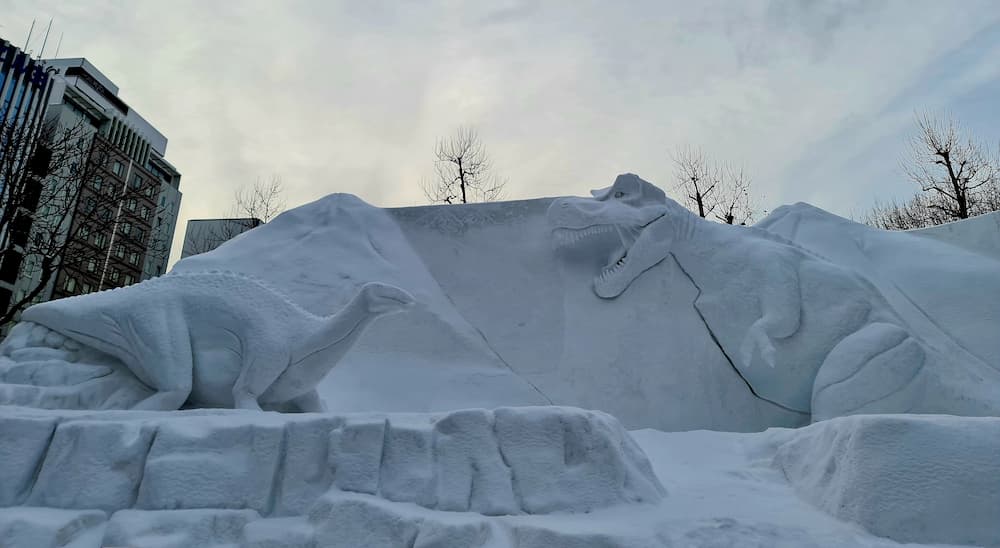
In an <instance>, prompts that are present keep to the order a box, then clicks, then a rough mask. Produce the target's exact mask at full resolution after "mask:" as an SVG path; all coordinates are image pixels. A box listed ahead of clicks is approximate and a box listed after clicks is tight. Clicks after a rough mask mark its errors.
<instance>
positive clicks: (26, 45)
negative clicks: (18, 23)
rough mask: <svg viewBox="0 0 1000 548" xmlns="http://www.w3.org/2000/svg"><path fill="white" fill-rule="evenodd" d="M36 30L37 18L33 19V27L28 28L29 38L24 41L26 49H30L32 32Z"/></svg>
mask: <svg viewBox="0 0 1000 548" xmlns="http://www.w3.org/2000/svg"><path fill="white" fill-rule="evenodd" d="M32 32H35V20H34V19H32V20H31V28H30V29H28V38H27V39H26V40H25V41H24V50H25V51H27V50H28V44H29V43H31V33H32Z"/></svg>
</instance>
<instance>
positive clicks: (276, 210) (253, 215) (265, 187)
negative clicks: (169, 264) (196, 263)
mask: <svg viewBox="0 0 1000 548" xmlns="http://www.w3.org/2000/svg"><path fill="white" fill-rule="evenodd" d="M284 193H285V188H284V185H283V184H282V182H281V176H279V175H272V176H271V177H270V178H269V179H267V180H264V179H261V178H260V177H258V178H257V180H256V181H254V183H253V184H251V185H243V186H241V187H240V188H238V189H236V192H234V193H233V203H232V206H231V208H230V210H229V217H228V218H226V219H219V220H218V221H217V222H214V223H212V224H211V225H210V226H208V227H206V228H205V229H204V230H200V231H198V232H197V233H193V234H186V235H185V241H184V249H185V251H186V254H187V255H197V254H199V253H205V252H208V251H211V250H213V249H215V248H217V247H219V246H220V245H222V244H223V243H225V242H227V241H229V240H231V239H233V238H235V237H236V236H239V235H240V234H242V233H244V232H246V231H248V230H252V229H254V228H256V227H258V226H260V225H262V224H265V223H267V222H269V221H270V220H271V219H273V218H275V217H277V216H278V215H279V214H280V213H281V212H283V211H284V210H285V198H284Z"/></svg>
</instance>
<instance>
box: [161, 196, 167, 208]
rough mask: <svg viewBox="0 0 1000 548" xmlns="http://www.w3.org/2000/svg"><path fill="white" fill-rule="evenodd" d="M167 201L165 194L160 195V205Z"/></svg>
mask: <svg viewBox="0 0 1000 548" xmlns="http://www.w3.org/2000/svg"><path fill="white" fill-rule="evenodd" d="M166 203H167V197H166V196H160V207H163V206H164V205H165V204H166Z"/></svg>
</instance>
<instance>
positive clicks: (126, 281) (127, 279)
mask: <svg viewBox="0 0 1000 548" xmlns="http://www.w3.org/2000/svg"><path fill="white" fill-rule="evenodd" d="M134 281H135V278H133V277H132V276H131V275H129V274H126V275H125V279H124V281H123V282H122V285H132V282H134Z"/></svg>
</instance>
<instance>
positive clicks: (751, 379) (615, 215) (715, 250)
mask: <svg viewBox="0 0 1000 548" xmlns="http://www.w3.org/2000/svg"><path fill="white" fill-rule="evenodd" d="M592 194H593V195H594V199H585V198H561V199H557V200H555V201H553V202H552V204H551V206H550V207H549V210H548V219H549V222H550V225H551V226H552V227H553V235H554V238H555V240H556V242H557V244H560V245H562V246H567V245H572V246H577V247H579V246H582V245H585V244H586V242H588V241H589V242H594V241H596V239H594V238H593V236H595V235H597V234H602V233H607V232H613V233H615V234H616V235H617V237H618V240H619V241H620V243H621V247H620V248H618V249H617V250H616V251H614V252H613V253H612V255H611V257H610V259H609V262H608V264H607V266H605V267H604V268H603V269H602V270H601V271H600V272H599V273H598V275H597V276H596V277H595V279H594V292H595V293H596V294H597V295H598V296H599V297H602V298H605V299H613V298H615V297H617V296H619V295H621V294H622V293H623V292H625V291H626V290H627V289H628V287H629V286H630V284H632V282H633V281H634V280H635V279H636V278H638V277H639V276H640V275H642V274H643V272H645V271H647V270H648V269H650V268H652V267H654V266H655V265H657V264H659V263H660V262H661V261H663V260H665V259H668V258H670V259H671V260H672V261H674V262H676V265H677V266H678V267H679V271H680V272H681V273H683V275H686V276H687V277H688V278H690V279H691V281H692V283H693V284H694V285H695V287H697V288H698V292H699V293H698V297H697V298H696V299H695V302H694V306H695V309H696V311H697V312H698V314H699V315H700V316H701V318H702V320H703V321H704V322H705V325H706V327H707V328H708V330H709V331H710V333H711V334H712V337H713V339H714V340H715V341H716V343H717V344H718V346H719V348H720V349H721V350H722V352H723V353H724V354H725V355H726V357H727V358H728V359H729V361H730V363H731V364H732V365H733V367H734V369H735V370H736V371H737V373H739V374H740V376H741V377H743V379H744V380H745V381H746V382H747V385H748V386H749V388H750V389H751V391H753V392H754V394H756V395H758V396H759V397H762V398H765V399H767V400H769V401H771V402H773V403H776V404H778V405H781V406H783V407H786V408H789V409H792V410H796V411H800V412H805V413H811V414H812V418H813V420H822V419H825V418H830V417H834V416H840V415H847V414H856V413H875V412H940V413H954V414H961V415H997V414H1000V397H997V398H993V399H989V398H985V399H982V398H979V399H977V398H968V397H965V396H963V394H962V392H961V391H959V390H952V389H951V388H948V387H947V386H946V383H941V382H939V381H940V380H941V371H942V370H943V369H942V368H941V367H940V365H942V364H943V365H945V366H952V365H955V362H954V361H950V359H949V357H945V356H944V355H943V353H941V352H932V351H931V350H930V349H929V348H928V347H927V345H926V344H925V343H924V342H922V341H920V340H918V339H917V338H916V337H915V336H913V335H912V333H911V331H910V330H909V329H908V327H907V326H906V323H905V322H904V320H903V319H902V318H901V317H900V316H899V315H898V314H897V313H896V312H895V311H894V310H893V309H892V307H891V306H890V305H889V303H888V302H887V301H886V300H885V298H883V296H882V295H881V293H880V292H879V291H878V290H877V289H876V288H875V286H874V285H873V284H872V283H871V282H870V281H869V280H868V279H867V278H864V277H863V276H861V275H860V274H858V273H857V272H855V271H853V270H851V269H848V268H845V267H842V266H839V265H836V264H833V263H831V262H829V261H827V260H825V259H823V258H822V257H819V256H817V255H815V254H814V253H811V252H809V251H807V250H805V249H803V248H801V247H799V246H797V245H795V244H792V243H791V242H788V241H786V240H784V239H782V238H780V237H778V236H776V235H773V234H771V233H769V232H767V231H764V230H760V229H756V228H752V227H734V226H730V225H723V224H718V223H713V222H710V221H706V220H704V219H702V218H700V217H698V216H696V215H694V214H693V213H691V212H689V211H688V210H687V209H685V208H684V207H682V206H681V205H679V204H677V203H676V202H674V201H673V200H670V199H669V198H667V197H666V195H665V194H664V193H663V191H662V190H660V189H658V188H656V187H655V186H653V185H651V184H650V183H648V182H646V181H644V180H642V179H640V178H639V177H637V176H635V175H631V174H627V175H621V176H619V177H618V178H617V179H616V180H615V183H614V185H612V186H611V187H609V188H606V189H603V190H598V191H594V192H593V193H592ZM591 245H593V243H592V244H591ZM595 251H596V249H595ZM929 360H930V361H933V362H934V363H935V365H936V369H935V368H930V369H935V370H933V371H928V369H929V368H928V367H925V364H927V363H928V361H929ZM762 366H763V367H762ZM954 370H955V369H954V368H952V369H951V370H950V371H954ZM950 371H947V370H946V373H945V375H948V374H951V373H950ZM928 390H933V391H935V392H938V393H935V396H934V398H929V399H925V398H924V394H925V391H928Z"/></svg>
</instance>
